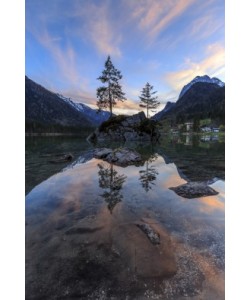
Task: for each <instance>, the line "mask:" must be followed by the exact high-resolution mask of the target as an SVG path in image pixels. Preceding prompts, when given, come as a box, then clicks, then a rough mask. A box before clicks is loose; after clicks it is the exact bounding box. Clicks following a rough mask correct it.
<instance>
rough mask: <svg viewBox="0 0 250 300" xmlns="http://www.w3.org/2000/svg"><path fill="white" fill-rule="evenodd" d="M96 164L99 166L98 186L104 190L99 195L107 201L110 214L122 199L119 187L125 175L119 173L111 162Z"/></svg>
mask: <svg viewBox="0 0 250 300" xmlns="http://www.w3.org/2000/svg"><path fill="white" fill-rule="evenodd" d="M97 166H98V168H99V171H98V176H99V187H100V188H102V189H104V190H105V191H104V192H103V193H102V194H101V195H100V196H101V197H103V198H104V200H105V201H106V202H107V204H108V209H109V211H110V213H111V214H112V212H113V209H114V207H115V206H116V204H117V203H119V202H121V201H122V198H123V195H122V194H121V189H122V186H123V184H124V182H125V180H126V178H127V176H125V175H123V174H119V173H118V172H117V170H115V169H114V165H113V164H104V163H100V164H98V165H97Z"/></svg>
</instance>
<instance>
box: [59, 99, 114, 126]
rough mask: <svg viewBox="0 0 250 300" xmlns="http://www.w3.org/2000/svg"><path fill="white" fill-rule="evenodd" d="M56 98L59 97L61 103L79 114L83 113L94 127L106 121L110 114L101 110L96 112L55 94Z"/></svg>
mask: <svg viewBox="0 0 250 300" xmlns="http://www.w3.org/2000/svg"><path fill="white" fill-rule="evenodd" d="M57 96H58V97H60V99H62V100H63V101H65V102H67V103H68V104H70V105H71V106H72V107H74V108H75V109H76V110H78V111H79V112H81V113H83V114H84V116H85V117H86V118H87V119H88V120H89V121H90V122H91V123H93V124H95V125H100V124H101V123H102V122H104V121H106V120H107V119H108V118H109V116H110V113H109V112H107V111H103V110H101V111H99V112H98V110H97V109H93V108H91V107H89V106H87V105H85V104H83V103H76V102H74V101H72V100H71V99H70V98H67V97H65V96H63V95H60V94H57Z"/></svg>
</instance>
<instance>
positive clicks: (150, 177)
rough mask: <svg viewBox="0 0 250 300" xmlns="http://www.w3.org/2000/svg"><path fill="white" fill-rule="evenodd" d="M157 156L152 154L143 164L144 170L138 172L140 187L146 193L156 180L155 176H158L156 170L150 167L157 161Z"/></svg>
mask: <svg viewBox="0 0 250 300" xmlns="http://www.w3.org/2000/svg"><path fill="white" fill-rule="evenodd" d="M157 157H158V155H157V154H156V153H155V154H152V155H151V156H150V158H149V159H148V160H146V162H145V167H146V168H145V170H141V171H139V173H140V178H139V179H140V181H141V185H142V187H143V188H144V190H145V191H146V192H148V191H149V190H150V189H152V185H154V181H155V180H156V177H157V175H158V174H159V173H158V172H157V170H156V168H155V167H154V166H152V165H150V164H151V163H152V162H154V161H155V160H156V159H157Z"/></svg>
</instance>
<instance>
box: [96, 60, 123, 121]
mask: <svg viewBox="0 0 250 300" xmlns="http://www.w3.org/2000/svg"><path fill="white" fill-rule="evenodd" d="M97 79H98V80H100V81H101V82H102V83H104V84H105V85H103V86H101V87H99V88H97V92H96V96H97V98H98V101H97V106H98V108H99V110H101V109H106V108H109V111H110V117H112V110H113V107H114V106H115V105H116V104H117V101H124V100H126V98H125V93H123V91H122V87H121V85H120V84H119V80H120V79H122V75H121V72H120V71H119V70H117V69H116V68H115V67H114V65H113V63H112V61H111V59H110V56H108V58H107V60H106V62H105V69H104V70H103V71H102V75H101V76H100V77H98V78H97Z"/></svg>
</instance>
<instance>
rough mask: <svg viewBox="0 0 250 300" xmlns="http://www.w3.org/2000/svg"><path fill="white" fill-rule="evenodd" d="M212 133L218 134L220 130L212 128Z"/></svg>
mask: <svg viewBox="0 0 250 300" xmlns="http://www.w3.org/2000/svg"><path fill="white" fill-rule="evenodd" d="M212 132H220V129H219V128H217V127H214V128H212Z"/></svg>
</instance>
